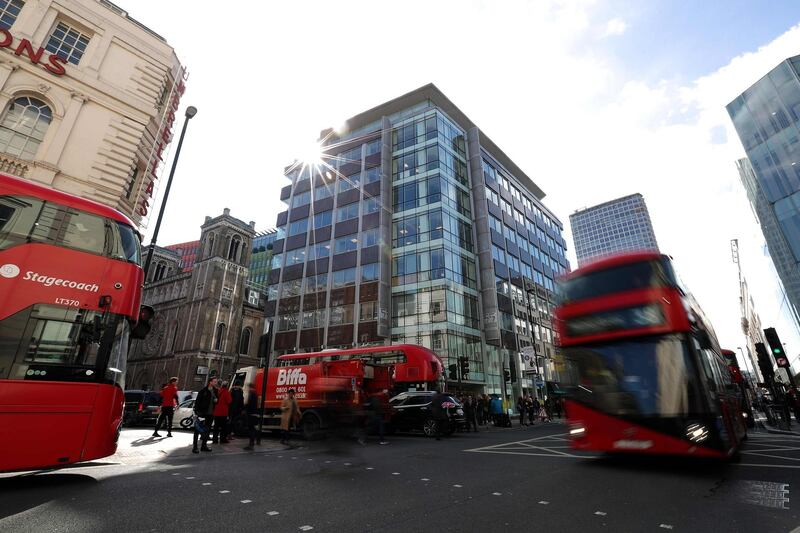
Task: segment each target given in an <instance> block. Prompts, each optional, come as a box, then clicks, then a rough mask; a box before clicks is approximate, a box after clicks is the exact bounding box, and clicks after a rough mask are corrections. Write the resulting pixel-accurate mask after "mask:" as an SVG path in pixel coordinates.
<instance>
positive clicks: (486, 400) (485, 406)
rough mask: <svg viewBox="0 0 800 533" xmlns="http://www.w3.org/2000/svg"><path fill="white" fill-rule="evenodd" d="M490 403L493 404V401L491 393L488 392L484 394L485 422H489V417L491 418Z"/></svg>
mask: <svg viewBox="0 0 800 533" xmlns="http://www.w3.org/2000/svg"><path fill="white" fill-rule="evenodd" d="M490 404H491V402H490V401H489V395H488V394H484V395H483V423H484V424H488V423H489V418H490V415H489V408H490Z"/></svg>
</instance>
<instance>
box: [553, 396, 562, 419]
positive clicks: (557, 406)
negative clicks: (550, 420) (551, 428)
mask: <svg viewBox="0 0 800 533" xmlns="http://www.w3.org/2000/svg"><path fill="white" fill-rule="evenodd" d="M553 414H554V415H555V416H556V418H561V398H556V399H555V400H553Z"/></svg>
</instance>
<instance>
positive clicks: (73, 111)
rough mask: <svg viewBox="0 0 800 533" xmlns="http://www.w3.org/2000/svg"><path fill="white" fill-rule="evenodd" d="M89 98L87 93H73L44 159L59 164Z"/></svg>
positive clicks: (52, 163) (46, 161)
mask: <svg viewBox="0 0 800 533" xmlns="http://www.w3.org/2000/svg"><path fill="white" fill-rule="evenodd" d="M88 100H89V97H88V96H86V95H85V94H81V93H76V92H73V93H72V99H71V100H70V103H69V107H68V108H67V111H66V113H64V118H63V119H61V121H60V123H59V124H58V125H57V128H58V129H57V130H56V132H55V135H54V136H53V138H52V139H51V140H50V143H49V144H48V146H47V149H46V151H45V153H44V157H42V161H44V162H45V163H49V164H51V165H55V166H57V165H58V160H59V159H61V154H62V153H64V146H66V144H67V139H69V136H70V134H71V133H72V130H73V129H74V128H75V122H76V121H77V120H78V114H80V111H81V108H82V107H83V104H84V103H86V102H87V101H88Z"/></svg>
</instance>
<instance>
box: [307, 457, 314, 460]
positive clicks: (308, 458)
mask: <svg viewBox="0 0 800 533" xmlns="http://www.w3.org/2000/svg"><path fill="white" fill-rule="evenodd" d="M313 460H314V459H312V458H311V457H309V458H308V459H306V461H313Z"/></svg>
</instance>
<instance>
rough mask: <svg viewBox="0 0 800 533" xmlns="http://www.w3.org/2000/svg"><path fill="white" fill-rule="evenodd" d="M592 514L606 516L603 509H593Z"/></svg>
mask: <svg viewBox="0 0 800 533" xmlns="http://www.w3.org/2000/svg"><path fill="white" fill-rule="evenodd" d="M594 514H596V515H597V516H606V514H608V513H604V512H603V511H595V512H594Z"/></svg>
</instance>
